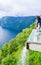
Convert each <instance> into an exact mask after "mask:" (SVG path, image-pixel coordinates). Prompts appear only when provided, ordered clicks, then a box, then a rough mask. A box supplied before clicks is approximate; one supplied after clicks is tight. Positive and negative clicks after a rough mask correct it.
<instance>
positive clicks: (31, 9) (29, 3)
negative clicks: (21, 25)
mask: <svg viewBox="0 0 41 65" xmlns="http://www.w3.org/2000/svg"><path fill="white" fill-rule="evenodd" d="M31 15H32V16H33V15H41V0H0V17H2V16H31Z"/></svg>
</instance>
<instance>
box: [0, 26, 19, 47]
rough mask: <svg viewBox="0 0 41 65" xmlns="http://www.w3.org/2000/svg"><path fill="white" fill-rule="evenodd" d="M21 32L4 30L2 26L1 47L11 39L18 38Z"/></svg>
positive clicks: (0, 33) (0, 28) (0, 29)
mask: <svg viewBox="0 0 41 65" xmlns="http://www.w3.org/2000/svg"><path fill="white" fill-rule="evenodd" d="M18 33H19V32H17V31H14V30H8V29H4V28H2V27H1V26H0V46H2V45H3V44H4V43H5V42H7V41H9V40H10V39H12V38H14V37H16V35H17V34H18Z"/></svg>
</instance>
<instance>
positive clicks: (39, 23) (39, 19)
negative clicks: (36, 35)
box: [35, 16, 41, 29]
mask: <svg viewBox="0 0 41 65" xmlns="http://www.w3.org/2000/svg"><path fill="white" fill-rule="evenodd" d="M36 20H37V21H36V27H35V29H40V28H41V18H40V16H36Z"/></svg>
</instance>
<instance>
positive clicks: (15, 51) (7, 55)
mask: <svg viewBox="0 0 41 65" xmlns="http://www.w3.org/2000/svg"><path fill="white" fill-rule="evenodd" d="M34 27H35V23H34V24H32V25H31V26H30V28H26V29H24V30H23V31H22V32H21V33H19V34H18V35H17V36H16V38H13V39H12V40H10V41H9V42H7V43H5V44H4V45H3V46H2V48H1V49H0V65H17V61H18V60H19V56H20V53H21V51H22V48H23V47H24V45H25V42H26V40H27V38H28V37H29V34H30V33H31V31H32V29H33V28H34ZM30 62H31V61H30ZM30 65H31V64H30Z"/></svg>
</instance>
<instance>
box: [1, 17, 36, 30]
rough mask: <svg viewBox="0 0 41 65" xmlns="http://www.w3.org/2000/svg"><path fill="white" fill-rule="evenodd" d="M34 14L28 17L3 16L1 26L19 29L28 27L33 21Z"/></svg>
mask: <svg viewBox="0 0 41 65" xmlns="http://www.w3.org/2000/svg"><path fill="white" fill-rule="evenodd" d="M35 19H36V17H35V16H29V17H11V16H5V17H3V18H2V21H1V26H2V27H4V28H8V29H13V30H19V31H22V29H24V28H27V27H29V25H30V24H32V23H33V22H34V21H35Z"/></svg>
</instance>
